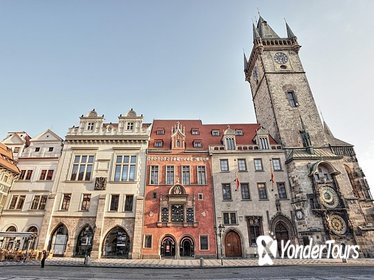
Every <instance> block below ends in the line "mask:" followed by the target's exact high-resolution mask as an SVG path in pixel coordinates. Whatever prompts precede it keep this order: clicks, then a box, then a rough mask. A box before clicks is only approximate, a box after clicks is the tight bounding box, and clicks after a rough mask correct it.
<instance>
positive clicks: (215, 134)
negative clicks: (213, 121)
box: [211, 129, 219, 136]
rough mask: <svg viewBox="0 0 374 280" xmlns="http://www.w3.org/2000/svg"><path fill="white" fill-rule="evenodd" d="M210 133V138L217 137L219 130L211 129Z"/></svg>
mask: <svg viewBox="0 0 374 280" xmlns="http://www.w3.org/2000/svg"><path fill="white" fill-rule="evenodd" d="M211 133H212V136H219V130H218V129H213V130H212V131H211Z"/></svg>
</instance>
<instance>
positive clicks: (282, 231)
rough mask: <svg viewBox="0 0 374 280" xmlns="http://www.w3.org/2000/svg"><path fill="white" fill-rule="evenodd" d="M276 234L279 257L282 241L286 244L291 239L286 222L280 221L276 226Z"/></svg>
mask: <svg viewBox="0 0 374 280" xmlns="http://www.w3.org/2000/svg"><path fill="white" fill-rule="evenodd" d="M274 234H275V239H276V240H277V243H278V255H280V253H281V245H282V240H283V242H284V243H286V242H287V241H288V240H289V239H290V234H289V232H288V229H287V227H286V225H285V224H284V222H282V221H279V222H278V223H277V224H276V225H275V229H274Z"/></svg>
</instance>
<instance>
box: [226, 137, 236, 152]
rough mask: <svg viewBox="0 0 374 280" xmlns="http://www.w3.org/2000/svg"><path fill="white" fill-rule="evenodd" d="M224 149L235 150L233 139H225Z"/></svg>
mask: <svg viewBox="0 0 374 280" xmlns="http://www.w3.org/2000/svg"><path fill="white" fill-rule="evenodd" d="M226 149H227V150H235V139H234V138H233V137H227V138H226Z"/></svg>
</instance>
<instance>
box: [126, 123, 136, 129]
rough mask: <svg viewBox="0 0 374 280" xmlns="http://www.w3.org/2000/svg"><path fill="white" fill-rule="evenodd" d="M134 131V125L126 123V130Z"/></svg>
mask: <svg viewBox="0 0 374 280" xmlns="http://www.w3.org/2000/svg"><path fill="white" fill-rule="evenodd" d="M133 129H134V123H133V122H128V123H127V127H126V130H133Z"/></svg>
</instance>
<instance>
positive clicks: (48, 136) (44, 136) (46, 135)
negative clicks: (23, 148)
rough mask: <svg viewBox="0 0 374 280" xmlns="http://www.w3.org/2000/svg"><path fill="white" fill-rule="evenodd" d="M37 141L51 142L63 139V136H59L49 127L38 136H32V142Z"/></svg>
mask: <svg viewBox="0 0 374 280" xmlns="http://www.w3.org/2000/svg"><path fill="white" fill-rule="evenodd" d="M35 141H50V142H55V141H58V142H60V141H62V138H61V137H60V136H58V135H57V134H56V133H54V132H53V131H52V130H50V129H47V130H46V131H44V132H42V133H40V134H39V135H38V136H36V137H34V138H32V140H31V142H35Z"/></svg>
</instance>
